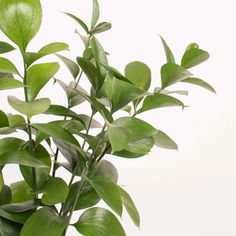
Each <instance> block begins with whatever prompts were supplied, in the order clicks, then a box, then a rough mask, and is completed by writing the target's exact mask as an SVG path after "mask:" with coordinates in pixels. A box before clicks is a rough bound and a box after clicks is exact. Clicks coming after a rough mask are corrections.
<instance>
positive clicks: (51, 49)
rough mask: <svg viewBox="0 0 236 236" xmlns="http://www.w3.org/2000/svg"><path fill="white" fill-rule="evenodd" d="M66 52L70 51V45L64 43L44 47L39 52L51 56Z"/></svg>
mask: <svg viewBox="0 0 236 236" xmlns="http://www.w3.org/2000/svg"><path fill="white" fill-rule="evenodd" d="M65 50H69V45H68V44H66V43H62V42H54V43H50V44H47V45H46V46H44V47H42V48H41V49H40V50H39V53H40V54H45V55H49V54H53V53H56V52H60V51H65Z"/></svg>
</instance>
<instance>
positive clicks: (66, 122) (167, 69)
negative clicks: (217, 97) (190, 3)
mask: <svg viewBox="0 0 236 236" xmlns="http://www.w3.org/2000/svg"><path fill="white" fill-rule="evenodd" d="M65 14H66V15H67V16H68V17H70V18H71V19H73V20H75V21H76V22H77V23H78V26H80V27H81V28H82V30H83V31H84V33H85V35H84V34H80V36H81V39H82V40H83V43H84V46H85V48H84V53H83V55H78V57H77V58H76V60H71V59H70V58H67V57H65V56H64V55H61V54H60V52H61V51H64V50H68V49H69V46H68V45H67V44H66V43H63V42H54V43H50V44H47V45H45V46H43V47H42V48H41V49H40V50H39V51H37V52H30V51H28V50H27V46H28V44H29V43H30V41H31V40H32V39H33V38H34V36H35V35H36V34H37V33H38V30H39V28H40V25H41V21H42V8H41V4H40V1H39V0H0V28H1V30H2V32H3V33H4V34H5V35H6V36H7V37H8V38H9V42H2V41H1V42H0V54H4V53H9V52H11V53H13V52H14V50H16V49H19V51H20V53H21V56H22V58H23V66H24V71H23V72H21V71H20V69H18V68H17V67H16V66H15V65H14V63H13V62H11V61H10V60H9V59H7V58H5V57H0V90H8V89H10V90H12V89H18V90H20V89H21V90H22V91H23V92H24V95H25V98H24V100H22V99H20V98H18V97H16V96H13V95H12V93H9V96H8V103H9V105H10V106H11V107H12V108H13V109H14V110H15V111H16V114H6V113H5V112H4V111H0V134H1V135H3V137H1V139H0V165H1V168H0V177H1V178H0V234H1V235H2V236H15V235H20V236H31V235H35V236H36V235H40V236H41V235H50V236H61V235H66V233H67V229H68V227H74V228H75V229H76V230H77V231H78V233H80V234H82V235H85V236H95V235H96V236H111V235H116V236H123V235H125V231H124V229H123V227H122V225H121V223H120V221H119V220H118V219H117V217H120V216H122V214H123V212H124V209H126V211H127V212H128V214H129V215H130V217H131V219H132V220H133V222H134V224H135V225H136V226H138V227H139V226H140V216H139V213H138V210H137V208H136V206H135V204H134V202H133V200H132V198H131V197H130V195H129V194H128V193H127V192H126V191H125V190H124V189H122V188H121V187H120V186H119V185H118V183H117V181H118V174H117V170H116V168H115V167H114V166H113V164H112V163H111V162H109V161H107V160H103V159H104V157H105V156H106V155H107V154H108V155H114V156H119V157H123V158H138V157H142V156H145V155H147V154H148V153H149V151H150V150H151V149H152V148H153V147H154V146H155V145H156V146H157V147H160V148H166V149H175V150H177V149H178V146H177V144H176V143H175V142H174V141H173V140H172V139H171V138H170V137H169V136H168V135H167V134H165V133H164V132H163V131H161V130H159V127H158V128H156V127H153V126H152V125H150V124H148V123H147V122H146V121H144V120H142V119H140V117H138V116H139V114H140V113H143V112H148V111H149V110H152V109H159V108H165V107H170V106H179V107H181V108H182V109H183V108H185V107H186V106H185V105H184V103H183V102H182V101H181V100H179V99H177V98H175V97H173V96H172V95H173V94H180V95H181V94H182V95H186V94H187V92H186V91H183V90H180V91H175V90H174V91H173V90H172V91H170V90H167V88H169V87H171V86H172V85H175V84H177V83H179V84H182V85H183V84H184V83H190V84H195V85H198V86H201V87H203V88H205V89H208V90H210V91H212V92H215V90H214V89H213V87H212V86H211V85H209V84H208V83H207V82H205V81H204V80H202V79H199V78H196V77H193V74H192V73H191V72H190V71H189V69H190V68H191V67H193V66H196V65H198V64H200V63H202V62H204V61H205V60H206V59H208V57H209V54H208V53H207V52H206V51H204V50H202V49H200V48H199V46H198V45H197V44H196V43H192V44H190V45H189V46H188V47H187V48H186V51H185V52H184V55H183V57H182V60H181V64H180V65H178V64H176V60H175V58H174V55H173V53H172V51H171V49H170V47H169V46H168V45H167V43H166V42H165V40H164V39H163V38H162V37H161V41H162V43H163V46H164V51H165V54H166V63H165V64H164V65H163V66H162V67H161V80H160V82H161V87H156V88H155V89H154V90H151V88H152V87H151V82H152V72H151V69H150V68H149V67H148V65H146V64H145V63H143V62H140V61H134V62H130V63H129V64H128V65H127V66H126V67H125V70H124V74H123V73H120V72H119V71H118V70H117V69H115V68H113V67H112V66H110V65H109V63H108V53H107V52H106V50H105V49H104V47H103V46H102V44H101V43H100V42H99V40H98V38H97V34H100V33H102V32H105V31H107V30H109V29H110V28H111V24H110V23H108V22H99V19H100V10H99V4H98V2H97V0H93V12H92V19H91V24H90V26H88V25H87V24H86V23H85V22H84V21H83V20H82V19H80V18H79V17H78V16H75V15H73V14H70V13H65ZM77 32H78V31H77ZM11 44H14V45H11ZM49 54H54V55H55V62H50V63H47V62H46V63H40V64H39V63H37V60H38V59H44V57H46V56H47V55H49ZM19 60H20V58H19ZM57 60H59V61H60V63H61V66H66V68H68V75H70V76H71V83H69V84H67V83H65V82H64V81H61V80H59V79H56V78H55V77H56V73H57V71H58V70H59V63H58V62H56V61H57ZM82 77H85V78H87V79H88V82H89V83H90V84H91V90H90V91H86V90H85V89H84V88H83V87H81V85H80V81H81V78H82ZM50 80H53V81H54V84H57V85H58V86H61V87H62V88H63V90H64V92H65V94H66V97H67V103H68V106H67V107H64V106H62V105H60V104H51V101H50V98H45V97H40V91H41V90H42V89H43V88H44V87H45V85H46V84H48V82H49V81H50ZM153 83H156V82H153ZM61 91H62V90H61ZM58 95H59V94H58ZM59 96H60V95H59ZM81 103H86V104H87V105H88V107H91V115H88V114H81V113H77V112H76V111H75V110H74V108H75V107H76V106H79V105H80V104H81ZM120 111H122V112H120ZM124 112H127V114H126V115H125V116H124V115H123V114H124ZM114 114H115V116H114ZM40 115H44V116H45V115H51V116H53V117H56V118H55V119H54V120H53V121H51V122H48V123H35V122H34V123H33V122H32V117H35V116H37V117H38V116H39V117H40ZM63 117H64V118H63ZM115 117H116V118H115ZM117 117H119V118H117ZM98 119H99V121H98ZM101 123H102V124H101ZM91 129H94V130H95V131H94V132H92V133H91ZM22 133H23V134H24V135H22V137H24V138H18V137H19V135H18V134H22ZM95 133H96V135H94V134H95ZM4 135H7V136H6V137H4ZM25 137H27V138H25ZM108 157H109V156H108ZM62 158H63V159H64V162H61V159H62ZM117 158H118V157H117ZM9 164H16V165H18V166H19V169H20V172H21V174H22V179H20V180H17V181H16V182H14V183H12V184H11V185H10V186H7V185H6V184H5V181H4V179H5V176H4V174H3V172H4V168H5V166H6V165H9ZM59 168H63V169H64V170H65V171H68V172H69V173H70V174H71V179H70V181H69V183H68V182H66V181H65V180H63V179H62V178H60V176H58V172H57V171H58V169H59ZM75 177H78V178H75ZM101 200H103V201H104V202H105V203H106V204H107V206H108V207H109V208H111V211H110V210H108V209H104V208H99V207H97V206H96V205H97V203H98V202H100V201H101ZM77 210H82V212H81V214H80V217H79V218H78V220H77V222H75V223H74V224H72V223H71V217H72V215H73V213H74V212H75V211H77ZM112 211H113V212H112Z"/></svg>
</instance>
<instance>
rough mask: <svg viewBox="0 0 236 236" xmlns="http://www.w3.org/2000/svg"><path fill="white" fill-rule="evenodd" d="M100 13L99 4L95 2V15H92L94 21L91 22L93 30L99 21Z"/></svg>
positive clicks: (94, 0) (95, 0)
mask: <svg viewBox="0 0 236 236" xmlns="http://www.w3.org/2000/svg"><path fill="white" fill-rule="evenodd" d="M99 16H100V11H99V4H98V1H97V0H93V14H92V20H91V29H93V28H94V27H95V25H96V24H97V22H98V20H99Z"/></svg>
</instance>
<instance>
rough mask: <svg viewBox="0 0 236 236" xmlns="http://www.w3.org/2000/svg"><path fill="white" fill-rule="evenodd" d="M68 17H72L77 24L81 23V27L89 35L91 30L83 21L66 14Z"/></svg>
mask: <svg viewBox="0 0 236 236" xmlns="http://www.w3.org/2000/svg"><path fill="white" fill-rule="evenodd" d="M64 13H65V14H66V15H67V16H69V17H71V18H72V19H74V20H75V21H76V22H77V23H79V25H80V26H81V27H82V28H83V29H84V31H85V32H86V33H87V34H89V29H88V26H87V25H86V24H85V23H84V22H83V21H82V20H81V19H79V18H78V17H77V16H75V15H73V14H70V13H67V12H64Z"/></svg>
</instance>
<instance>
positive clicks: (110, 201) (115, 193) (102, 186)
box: [88, 176, 122, 216]
mask: <svg viewBox="0 0 236 236" xmlns="http://www.w3.org/2000/svg"><path fill="white" fill-rule="evenodd" d="M88 181H89V183H90V184H91V185H92V186H93V188H94V189H95V191H96V192H97V194H98V196H99V197H100V198H101V199H103V200H104V202H106V203H107V205H108V206H109V207H111V208H112V209H113V210H114V211H115V212H116V213H117V214H118V215H120V216H121V214H122V201H121V196H120V192H119V189H118V187H117V185H116V184H115V183H114V182H112V181H111V180H110V179H109V178H107V177H105V176H94V177H92V178H90V179H88Z"/></svg>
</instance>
